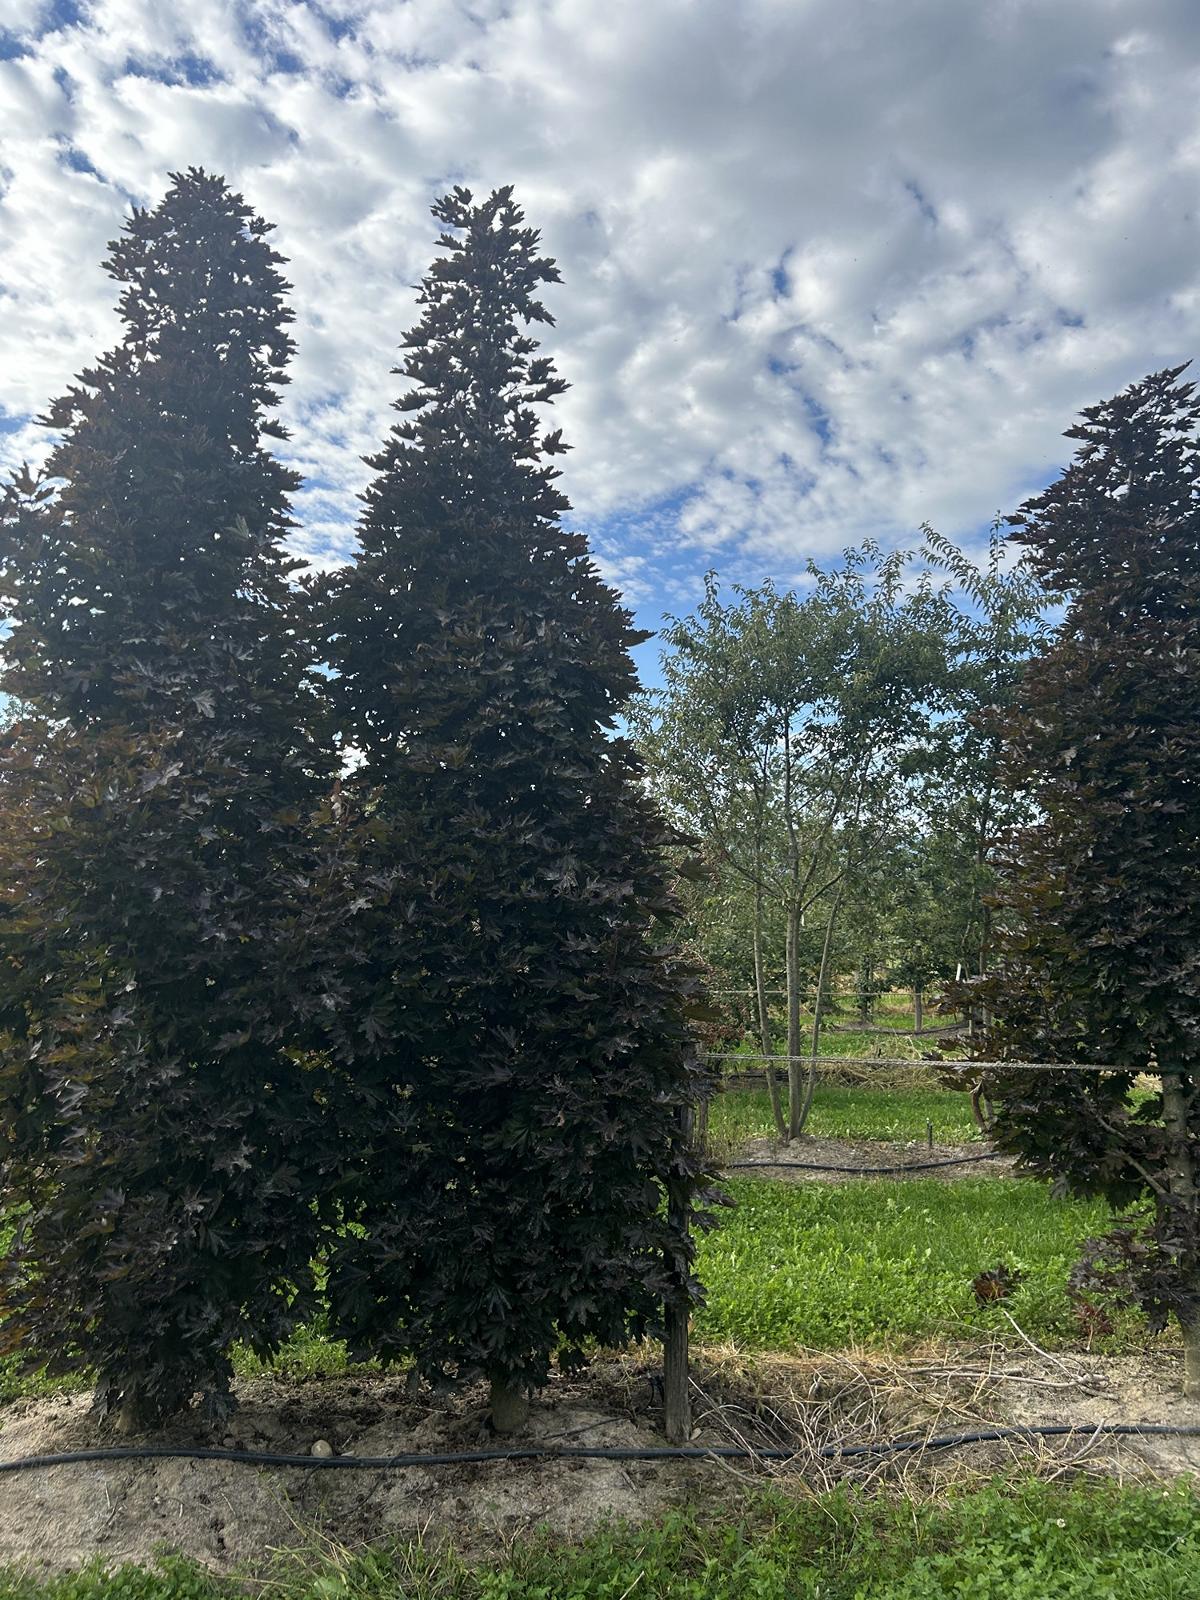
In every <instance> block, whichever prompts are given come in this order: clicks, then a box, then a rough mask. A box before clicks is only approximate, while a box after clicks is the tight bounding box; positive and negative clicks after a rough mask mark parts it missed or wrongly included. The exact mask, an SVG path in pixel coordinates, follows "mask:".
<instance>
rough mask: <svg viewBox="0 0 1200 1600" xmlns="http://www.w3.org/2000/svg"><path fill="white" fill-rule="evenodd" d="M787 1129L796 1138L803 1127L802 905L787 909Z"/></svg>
mask: <svg viewBox="0 0 1200 1600" xmlns="http://www.w3.org/2000/svg"><path fill="white" fill-rule="evenodd" d="M786 966H787V978H786V982H787V1053H788V1131H787V1137H788V1138H789V1139H795V1138H797V1137H798V1136H799V1133H800V1130H801V1128H802V1127H803V1126H804V1080H803V1078H802V1077H801V1073H800V906H799V905H798V904H797V903H796V902H795V901H793V903H792V904H791V905H789V906H788V911H787V951H786Z"/></svg>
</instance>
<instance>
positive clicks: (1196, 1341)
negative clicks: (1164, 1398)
mask: <svg viewBox="0 0 1200 1600" xmlns="http://www.w3.org/2000/svg"><path fill="white" fill-rule="evenodd" d="M1179 1327H1180V1331H1181V1332H1182V1334H1183V1398H1184V1399H1185V1400H1200V1315H1196V1316H1189V1315H1186V1314H1185V1315H1183V1316H1181V1317H1180V1318H1179Z"/></svg>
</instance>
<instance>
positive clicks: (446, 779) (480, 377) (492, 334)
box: [324, 189, 707, 1431]
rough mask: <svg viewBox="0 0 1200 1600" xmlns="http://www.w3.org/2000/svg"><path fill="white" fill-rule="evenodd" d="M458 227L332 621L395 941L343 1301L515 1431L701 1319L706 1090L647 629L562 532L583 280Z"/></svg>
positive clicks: (360, 976) (435, 270) (471, 205)
mask: <svg viewBox="0 0 1200 1600" xmlns="http://www.w3.org/2000/svg"><path fill="white" fill-rule="evenodd" d="M434 215H435V217H436V218H437V220H438V221H439V222H440V223H441V224H442V226H443V228H444V230H445V231H444V232H443V234H442V237H441V239H440V241H439V242H440V244H441V247H442V250H443V254H442V255H441V256H440V257H439V258H438V259H437V260H436V261H435V262H434V263H433V266H432V267H431V268H430V270H429V272H428V273H427V274H426V276H425V279H424V281H423V283H422V285H421V289H420V294H419V305H420V308H421V315H420V320H419V321H418V322H417V324H416V326H415V327H414V328H413V329H412V330H411V331H410V332H409V334H408V335H407V337H406V339H405V341H404V350H405V356H404V362H403V366H402V368H401V369H400V370H401V372H402V374H403V376H404V377H405V378H406V379H407V380H408V381H409V388H408V391H407V393H406V394H405V395H404V396H403V398H402V399H401V400H400V401H398V402H397V409H398V410H399V411H400V412H401V414H402V418H403V420H402V421H401V422H400V423H399V424H398V425H397V426H396V427H395V428H394V429H393V430H392V433H391V435H390V436H389V438H388V440H387V442H386V443H385V445H384V447H383V449H382V451H381V452H380V453H379V455H378V456H376V457H375V459H374V460H373V462H372V465H373V467H374V469H375V473H376V476H375V478H374V481H373V482H372V484H371V486H370V488H369V489H368V491H367V495H366V510H365V512H364V515H363V517H362V521H361V525H360V536H361V543H362V548H361V552H360V554H359V555H358V557H357V559H356V560H355V562H354V563H353V564H352V565H351V566H350V567H349V568H347V569H346V570H345V571H344V572H341V573H338V574H335V575H333V577H332V578H331V579H330V580H329V582H328V584H327V585H326V589H325V596H324V617H325V628H326V637H327V650H328V659H329V660H330V662H331V663H332V665H333V666H334V668H335V669H336V676H335V678H334V680H333V683H332V685H331V693H332V697H333V702H334V705H335V707H336V711H337V715H338V718H339V722H340V727H341V730H342V733H343V735H344V737H345V739H346V741H347V742H348V743H349V744H351V745H352V746H353V747H354V749H355V750H356V751H357V752H358V754H359V756H360V758H361V760H360V765H359V766H358V768H357V771H356V772H355V774H354V775H353V777H352V779H351V780H350V783H351V786H352V787H356V788H357V789H358V790H359V792H360V793H362V794H363V795H364V796H365V797H366V803H367V809H368V811H369V813H370V815H371V816H372V818H373V826H374V828H375V830H376V832H375V840H376V844H375V848H376V851H377V859H378V863H379V872H378V877H379V881H381V882H383V881H386V883H387V884H388V885H389V888H388V893H389V895H390V896H391V901H392V903H393V904H394V906H395V908H396V916H395V917H394V918H393V919H392V920H393V923H394V924H395V923H399V924H400V929H401V931H400V933H399V934H398V935H397V938H396V940H395V942H394V943H392V944H391V945H388V944H386V943H384V944H382V945H380V944H379V942H378V941H376V943H375V949H376V950H377V952H380V953H378V954H376V955H375V956H372V957H371V958H370V959H368V960H367V961H366V962H364V963H363V964H362V965H361V967H360V968H359V970H358V971H357V974H356V976H355V977H354V978H353V979H352V983H353V984H357V986H358V987H357V992H359V993H361V994H362V995H363V997H364V999H363V1010H364V1012H365V1014H366V1015H367V1016H368V1018H369V1020H370V1023H371V1027H372V1030H373V1036H374V1042H373V1053H371V1054H370V1055H363V1056H361V1057H360V1059H359V1060H358V1061H357V1063H356V1066H355V1071H354V1083H355V1087H356V1090H357V1092H358V1096H359V1098H358V1100H357V1101H356V1102H354V1103H352V1104H348V1105H347V1106H346V1107H345V1109H344V1115H345V1117H347V1118H351V1119H353V1118H358V1122H357V1124H356V1126H358V1127H360V1128H361V1140H360V1143H361V1146H362V1151H363V1165H362V1178H361V1186H360V1190H359V1200H358V1203H357V1210H356V1211H355V1220H356V1221H357V1223H358V1227H357V1229H356V1230H355V1231H353V1232H352V1233H350V1234H348V1235H347V1236H346V1237H345V1239H344V1240H343V1241H342V1243H341V1245H340V1247H339V1249H338V1250H337V1251H336V1252H335V1254H334V1257H333V1259H332V1261H331V1264H330V1273H329V1287H330V1295H331V1300H332V1305H333V1315H334V1320H335V1325H336V1327H337V1329H338V1331H339V1332H340V1333H343V1334H345V1335H346V1336H347V1337H348V1338H349V1339H350V1340H351V1343H352V1345H353V1347H354V1348H356V1349H359V1350H364V1351H372V1352H375V1353H380V1354H384V1355H388V1354H394V1353H401V1352H404V1353H409V1354H411V1355H412V1356H413V1358H414V1360H415V1362H416V1365H417V1368H418V1370H419V1371H420V1372H422V1373H423V1374H425V1375H426V1376H428V1377H431V1378H438V1377H444V1376H446V1375H447V1374H451V1375H453V1374H457V1375H459V1376H465V1375H471V1374H473V1373H482V1374H484V1375H485V1376H486V1377H487V1378H489V1379H490V1381H491V1385H492V1417H493V1422H494V1423H495V1425H496V1427H497V1428H499V1429H501V1430H503V1431H509V1430H511V1429H513V1428H515V1427H517V1426H519V1425H520V1422H521V1419H522V1416H523V1412H524V1407H525V1398H524V1397H525V1394H526V1392H527V1390H528V1389H529V1387H530V1386H533V1385H537V1384H540V1383H542V1382H543V1381H544V1380H545V1378H546V1375H547V1371H548V1368H549V1364H550V1361H551V1359H552V1358H553V1357H554V1356H555V1353H556V1352H557V1358H558V1360H559V1361H560V1362H565V1363H566V1364H567V1365H570V1364H572V1363H573V1362H577V1361H579V1360H581V1359H582V1353H583V1350H584V1347H585V1345H586V1344H587V1343H588V1341H590V1340H599V1341H601V1342H608V1343H621V1342H623V1341H624V1340H625V1339H627V1338H628V1337H629V1336H630V1335H637V1334H641V1333H645V1332H654V1331H661V1330H662V1329H663V1325H664V1321H663V1307H664V1303H665V1304H666V1306H667V1309H668V1313H669V1315H670V1317H671V1318H672V1319H673V1320H674V1323H675V1325H676V1326H677V1327H678V1326H679V1325H680V1319H686V1313H687V1308H688V1305H689V1304H690V1301H691V1299H692V1297H693V1296H694V1295H695V1293H696V1292H697V1286H696V1284H695V1283H694V1281H693V1280H692V1278H691V1275H690V1261H691V1252H692V1245H691V1242H690V1237H689V1231H688V1226H687V1222H688V1218H689V1213H690V1211H691V1208H692V1198H693V1194H694V1192H695V1190H696V1188H697V1186H698V1185H699V1184H700V1183H701V1182H702V1180H703V1176H704V1171H703V1162H702V1159H701V1158H700V1157H699V1155H698V1154H697V1153H696V1151H695V1149H694V1147H693V1143H692V1140H691V1137H690V1132H689V1126H688V1118H689V1113H690V1108H691V1107H692V1106H693V1105H694V1104H695V1103H697V1102H698V1101H700V1100H701V1099H702V1098H703V1097H704V1093H705V1089H706V1086H707V1074H706V1072H705V1070H704V1069H703V1068H702V1065H701V1063H700V1061H699V1059H698V1056H697V1053H696V1051H695V1048H694V1044H693V1042H692V1038H691V1033H690V1027H689V1006H690V997H691V995H692V993H693V992H694V990H695V987H696V985H695V978H694V975H692V974H691V973H690V971H689V969H687V968H686V966H685V965H684V964H683V963H681V962H680V961H679V960H678V959H677V958H676V957H674V956H673V955H672V953H671V951H670V949H668V948H665V947H663V946H661V944H660V943H659V942H658V939H657V930H658V928H659V925H660V923H661V922H662V920H663V919H670V918H671V917H672V916H673V915H674V911H675V907H674V903H673V900H672V896H671V894H670V892H669V887H668V867H667V859H666V856H667V851H668V847H669V845H670V843H671V840H672V836H671V835H669V834H668V831H667V829H666V827H665V826H664V824H663V823H662V822H661V821H660V819H659V818H658V817H657V815H656V814H655V812H654V811H653V809H652V807H651V805H650V803H649V801H648V798H647V797H646V795H645V792H644V788H643V784H642V781H641V771H640V766H639V763H638V760H637V757H636V755H635V753H634V751H633V749H632V747H631V745H630V744H629V743H628V742H627V741H625V740H624V739H622V738H620V737H617V736H616V735H615V733H614V725H615V722H616V719H617V717H618V716H619V715H620V714H621V712H622V710H623V708H624V706H625V704H626V702H627V700H628V698H629V696H630V694H631V693H632V692H633V690H634V688H635V676H634V669H633V664H632V661H631V659H630V655H629V650H630V646H631V645H633V644H635V643H636V642H637V641H638V639H639V638H641V637H642V636H641V635H639V634H638V633H636V632H635V631H634V629H633V628H632V626H631V619H630V616H629V613H628V612H627V611H625V610H624V609H622V607H621V606H620V605H619V604H618V602H617V598H616V596H615V595H614V594H613V592H612V590H611V589H609V588H608V587H607V586H606V585H605V584H604V583H602V582H601V580H600V577H599V575H598V573H597V571H596V569H595V567H594V565H593V564H592V562H591V560H590V558H589V555H588V550H587V544H586V541H585V540H584V539H583V538H582V536H580V535H578V534H574V533H569V532H567V531H566V530H564V528H563V527H562V523H561V518H562V515H563V513H564V512H565V511H566V510H567V502H566V500H565V498H564V497H563V495H562V494H561V493H560V492H559V490H558V488H557V487H556V484H555V479H556V478H557V476H558V474H557V471H556V469H555V468H554V466H553V457H554V456H556V455H557V454H559V453H560V452H561V451H562V450H564V449H565V448H566V446H565V445H564V444H563V443H562V440H561V437H560V434H559V432H558V431H553V432H548V431H545V424H544V423H543V421H542V420H541V419H540V416H539V408H540V407H541V406H544V405H546V404H547V403H549V402H551V401H552V400H553V399H554V398H555V396H556V395H558V394H560V393H561V392H562V390H563V388H564V387H565V385H564V384H563V382H562V381H561V380H560V379H559V378H558V377H556V376H555V373H554V368H553V364H552V363H551V361H550V360H549V359H548V358H547V357H545V356H540V355H538V354H537V353H536V352H537V344H536V341H535V340H534V339H533V338H532V337H531V335H530V332H529V329H530V327H531V326H532V325H533V324H548V323H549V322H550V321H551V318H550V316H549V313H548V312H547V311H546V310H545V308H544V307H543V305H542V303H541V301H540V300H539V298H538V293H539V290H540V288H541V286H542V285H543V284H546V283H556V282H557V281H558V272H557V270H556V269H555V267H554V264H553V262H552V261H550V260H548V259H547V258H546V257H544V256H543V255H541V254H540V253H539V250H538V235H537V233H536V232H535V231H534V230H532V229H530V228H527V227H525V226H524V225H523V217H522V213H521V211H520V210H519V208H518V207H517V205H516V204H515V203H514V201H513V199H512V194H511V191H510V190H509V189H501V190H498V191H496V192H495V193H494V194H492V195H491V196H489V197H488V198H487V199H485V200H483V201H481V202H476V201H475V200H474V199H473V198H472V196H471V195H470V193H469V192H468V191H466V190H464V189H455V190H454V191H453V193H451V194H449V195H447V196H446V197H445V198H444V199H443V200H441V201H439V202H438V204H437V206H436V207H435V208H434ZM364 915H365V916H377V915H378V911H377V910H376V909H371V910H369V911H366V912H364ZM674 1376H675V1377H676V1378H677V1376H678V1373H677V1372H676V1373H675V1374H674Z"/></svg>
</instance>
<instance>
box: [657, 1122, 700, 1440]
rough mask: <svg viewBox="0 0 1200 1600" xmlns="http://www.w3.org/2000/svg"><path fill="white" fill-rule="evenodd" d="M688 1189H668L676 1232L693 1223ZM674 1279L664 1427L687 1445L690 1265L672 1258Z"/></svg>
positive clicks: (687, 1130)
mask: <svg viewBox="0 0 1200 1600" xmlns="http://www.w3.org/2000/svg"><path fill="white" fill-rule="evenodd" d="M694 1116H695V1112H694V1110H693V1108H692V1107H691V1106H687V1107H685V1108H684V1109H683V1110H682V1111H681V1113H680V1123H681V1127H682V1132H683V1138H684V1143H685V1145H690V1143H691V1140H692V1128H693V1118H694ZM689 1212H690V1206H689V1204H688V1192H687V1185H686V1184H685V1183H683V1182H681V1181H680V1180H678V1179H673V1180H671V1181H669V1182H668V1185H667V1219H668V1221H669V1222H670V1223H671V1226H672V1228H673V1229H677V1230H678V1231H679V1232H681V1233H686V1232H687V1231H688V1223H689V1221H690V1216H689ZM667 1268H668V1271H669V1273H670V1277H671V1279H672V1283H671V1287H670V1288H669V1289H668V1291H667V1298H666V1302H665V1304H664V1306H663V1425H664V1429H665V1432H666V1435H667V1442H668V1443H669V1444H686V1443H687V1441H688V1440H689V1439H690V1438H691V1436H692V1403H691V1394H690V1392H689V1383H688V1377H689V1374H688V1323H689V1321H690V1313H689V1305H688V1295H687V1281H686V1278H687V1264H686V1262H684V1261H681V1260H680V1259H679V1258H678V1257H677V1256H675V1255H674V1254H672V1255H671V1256H670V1257H669V1259H668V1261H667Z"/></svg>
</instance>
